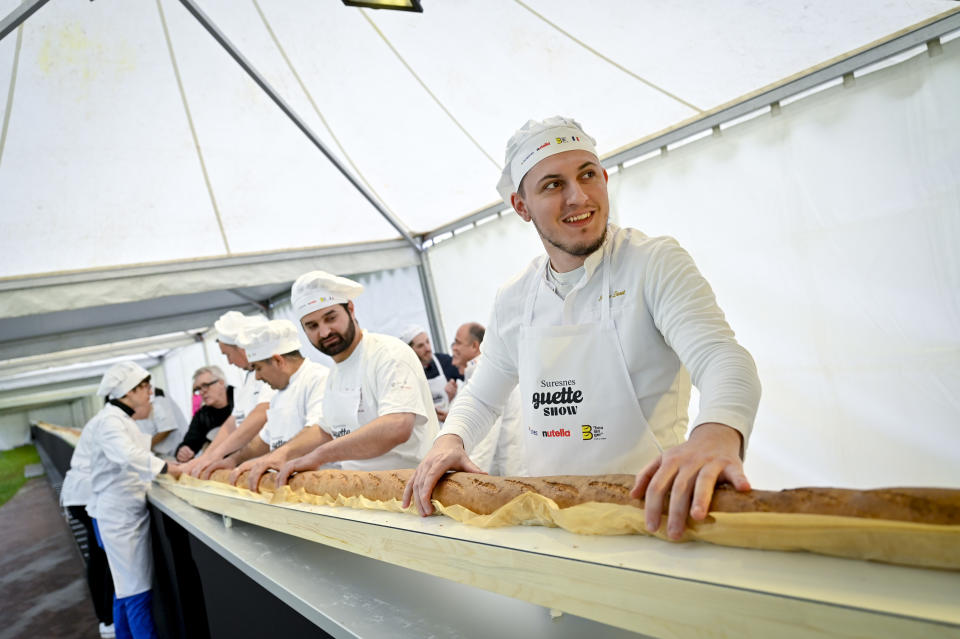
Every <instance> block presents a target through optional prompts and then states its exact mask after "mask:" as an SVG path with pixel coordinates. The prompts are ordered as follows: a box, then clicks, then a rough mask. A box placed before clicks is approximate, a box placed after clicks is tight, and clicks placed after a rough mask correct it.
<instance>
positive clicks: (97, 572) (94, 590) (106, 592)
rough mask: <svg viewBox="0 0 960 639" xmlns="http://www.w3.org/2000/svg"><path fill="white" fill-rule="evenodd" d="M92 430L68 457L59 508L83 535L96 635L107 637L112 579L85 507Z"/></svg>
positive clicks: (88, 493)
mask: <svg viewBox="0 0 960 639" xmlns="http://www.w3.org/2000/svg"><path fill="white" fill-rule="evenodd" d="M93 430H94V429H92V428H84V429H83V431H81V433H80V438H79V439H78V440H77V445H76V446H75V447H74V449H73V455H72V456H71V457H70V470H68V471H67V474H66V475H65V476H64V478H63V485H62V486H61V487H60V505H61V506H63V507H64V508H66V509H67V510H68V511H69V512H70V515H71V516H72V517H73V518H74V519H75V520H77V521H78V522H80V524H81V525H82V526H83V528H84V530H85V531H86V533H87V544H88V547H87V552H88V558H87V586H89V588H90V597H91V599H93V609H94V612H95V613H96V615H97V619H98V620H99V621H100V628H99V630H100V636H101V637H105V638H109V637H113V636H114V635H115V633H114V629H113V578H112V577H111V576H110V564H109V563H107V555H106V553H105V552H103V548H101V547H100V545H99V544H97V535H96V533H95V532H94V530H93V520H92V519H90V515H88V514H87V504H88V503H89V502H90V499H91V497H92V496H93V489H92V488H91V486H90V471H91V468H90V464H91V462H92V461H93V448H92V447H93V438H92V437H91V434H92V433H93Z"/></svg>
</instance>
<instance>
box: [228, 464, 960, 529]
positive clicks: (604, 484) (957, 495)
mask: <svg viewBox="0 0 960 639" xmlns="http://www.w3.org/2000/svg"><path fill="white" fill-rule="evenodd" d="M412 475H413V470H390V471H374V472H370V471H348V470H318V471H311V472H305V473H298V474H297V475H294V476H293V477H292V478H291V479H290V482H289V484H290V488H291V489H292V490H293V491H295V492H296V491H299V490H303V491H304V492H306V493H309V494H312V495H328V496H330V497H333V498H336V497H337V495H342V496H343V497H360V496H362V497H365V498H367V499H371V500H375V501H389V500H391V499H395V500H398V501H399V500H400V499H402V497H403V489H404V486H406V483H407V481H409V479H410V477H411V476H412ZM228 477H229V471H217V472H215V473H214V474H213V476H211V479H213V480H215V481H220V482H224V483H226V482H227V479H228ZM246 477H247V476H246V473H244V474H242V475H241V476H240V478H239V480H238V481H237V485H238V486H245V485H246ZM273 478H274V475H273V474H272V473H271V474H266V475H264V476H263V477H262V478H261V480H260V487H259V488H260V492H262V493H272V492H274V481H273ZM634 479H635V478H634V476H633V475H595V476H579V475H560V476H556V477H495V476H492V475H480V474H474V473H448V474H447V475H446V476H445V477H444V478H443V479H441V481H440V482H439V483H438V484H437V487H436V489H435V490H434V493H433V498H434V499H435V500H437V501H439V502H440V503H441V504H443V505H444V506H453V505H460V506H462V507H464V508H466V509H468V510H470V511H472V512H474V513H477V514H478V515H488V514H491V513H493V512H494V511H496V510H497V509H498V508H500V507H501V506H504V505H505V504H507V503H508V502H510V501H511V500H513V499H514V498H515V497H517V496H518V495H520V494H522V493H525V492H534V493H537V494H539V495H542V496H544V497H547V498H549V499H551V500H553V501H554V502H555V503H556V504H557V506H559V507H560V508H569V507H571V506H576V505H578V504H583V503H587V502H599V503H612V504H620V505H625V506H633V507H636V508H643V506H644V504H643V500H640V499H632V498H631V497H630V489H631V488H632V487H633V484H634ZM668 507H669V501H665V503H664V506H663V508H664V510H663V512H664V514H666V512H667V509H668ZM710 512H722V513H791V514H807V515H830V516H839V517H859V518H864V519H882V520H890V521H904V522H912V523H922V524H936V525H951V526H956V525H960V490H951V489H946V488H880V489H873V490H850V489H844V488H793V489H789V490H781V491H765V490H752V491H747V492H742V493H741V492H737V491H736V490H734V489H733V488H732V487H730V486H726V485H721V486H718V487H717V489H716V490H715V491H714V495H713V500H712V502H711V504H710Z"/></svg>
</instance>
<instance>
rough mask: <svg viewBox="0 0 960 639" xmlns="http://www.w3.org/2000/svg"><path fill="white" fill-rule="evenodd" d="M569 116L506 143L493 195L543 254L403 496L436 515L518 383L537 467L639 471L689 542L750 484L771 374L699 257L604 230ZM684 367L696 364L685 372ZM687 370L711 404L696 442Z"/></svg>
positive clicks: (603, 186)
mask: <svg viewBox="0 0 960 639" xmlns="http://www.w3.org/2000/svg"><path fill="white" fill-rule="evenodd" d="M595 145H596V142H595V141H594V140H593V138H591V137H590V136H589V135H587V134H586V133H585V132H584V131H583V129H582V128H581V127H580V125H579V124H578V123H577V122H576V121H574V120H571V119H568V118H562V117H554V118H549V119H547V120H544V121H543V122H536V121H533V120H531V121H529V122H527V123H526V124H525V125H524V126H523V128H521V129H520V130H519V131H517V133H516V134H514V136H513V137H512V138H511V139H510V141H509V142H508V143H507V153H506V163H505V168H504V170H503V175H502V177H501V179H500V182H499V184H498V185H497V190H498V191H499V192H500V195H501V196H502V197H503V199H504V201H505V202H507V203H508V204H510V205H511V206H513V208H514V210H515V211H516V212H517V214H518V215H519V216H520V217H521V218H522V219H523V220H524V221H525V222H532V223H533V226H534V227H535V228H536V231H537V233H538V234H539V236H540V239H541V241H542V243H543V247H544V249H545V251H546V255H542V256H540V257H538V258H536V259H535V260H534V261H533V262H532V263H531V264H530V265H529V266H528V267H527V268H526V269H525V270H524V271H523V272H522V273H521V274H520V275H519V276H517V277H515V278H513V279H512V280H511V281H510V282H509V283H508V284H506V285H505V286H504V287H502V288H501V289H500V290H499V291H498V293H497V297H496V301H495V303H494V308H493V313H492V317H491V319H490V323H489V326H488V328H487V331H486V335H485V337H484V340H483V345H482V350H483V357H482V358H481V361H480V363H479V365H478V367H477V370H476V373H475V374H474V375H473V378H472V380H471V382H470V384H468V385H467V386H466V387H464V389H463V390H462V391H460V394H461V395H462V396H458V399H457V402H456V403H455V404H454V406H453V408H452V409H451V411H450V414H449V416H448V417H447V421H446V425H445V427H444V430H443V431H442V433H441V435H440V436H439V437H438V438H437V439H436V441H435V442H434V445H433V447H432V448H431V450H430V452H429V453H428V454H427V456H426V457H425V458H424V460H423V461H422V462H421V463H420V465H419V466H418V467H417V470H416V473H415V475H414V477H413V479H411V481H410V482H409V483H408V484H407V488H406V492H405V494H404V504H405V505H408V504H409V503H410V502H411V501H414V502H416V504H417V507H418V508H419V510H420V512H421V513H424V514H429V513H431V512H432V511H433V508H432V505H431V504H430V495H431V493H432V491H433V488H434V486H435V485H436V482H437V480H438V479H439V478H440V477H441V475H442V474H443V473H444V472H446V471H448V470H464V471H469V472H478V471H479V469H478V468H477V467H476V466H475V465H474V464H473V462H472V461H471V460H470V459H469V457H468V456H467V454H466V453H465V452H464V444H466V449H467V450H469V449H470V448H471V447H472V446H473V445H474V444H475V443H476V442H477V441H479V440H480V439H481V438H482V437H483V436H484V434H485V433H486V432H487V430H488V429H489V428H490V426H491V425H492V424H493V422H494V420H495V419H496V418H497V416H498V414H499V412H500V410H501V407H502V406H503V404H504V401H505V400H506V398H507V396H508V395H509V393H510V391H511V390H512V389H513V388H514V387H515V386H517V384H519V387H520V394H521V405H522V410H523V419H522V422H521V424H522V425H521V428H522V430H523V433H522V435H523V438H524V448H525V466H526V468H527V470H528V471H529V474H530V475H532V476H538V475H560V474H565V475H594V474H605V473H637V480H636V484H635V486H634V488H633V491H632V494H633V496H635V497H644V498H645V499H646V504H647V509H646V511H647V527H648V529H650V530H656V529H657V528H659V527H660V523H661V522H660V518H659V513H660V511H661V507H662V504H663V501H664V500H665V499H666V497H667V495H668V494H670V495H671V498H670V507H669V517H668V522H667V533H668V535H669V536H670V537H671V538H678V537H679V536H680V535H681V534H682V533H683V529H684V527H685V525H686V520H687V515H688V514H689V515H690V516H692V517H693V518H694V519H703V518H704V517H706V514H707V508H708V507H709V503H710V499H711V497H712V495H713V489H714V486H715V484H716V483H717V481H718V480H726V481H728V482H730V483H732V484H733V485H734V486H735V487H736V488H737V489H739V490H747V489H749V483H748V482H747V478H746V477H745V475H744V474H743V465H742V461H741V459H742V455H743V451H744V450H745V449H746V444H747V440H748V438H749V435H750V432H751V430H752V428H753V421H754V418H755V416H756V412H757V404H758V402H759V399H760V382H759V379H758V377H757V371H756V366H755V364H754V362H753V358H751V356H750V354H749V353H748V352H747V351H746V350H745V349H744V348H743V347H741V346H740V345H739V344H738V343H737V342H736V340H735V339H734V336H733V331H732V330H731V329H730V326H729V325H728V324H727V322H726V320H725V319H724V315H723V312H722V311H721V310H720V308H719V307H718V306H717V302H716V298H715V297H714V294H713V291H712V290H711V288H710V285H709V284H708V283H707V281H706V280H705V279H704V278H703V276H702V275H701V274H700V272H699V271H698V270H697V267H696V265H695V264H694V262H693V259H692V258H691V257H690V255H689V254H688V253H687V252H686V251H684V250H683V249H682V248H681V247H680V246H679V245H678V244H677V242H676V241H675V240H673V239H672V238H669V237H647V236H646V235H644V234H643V233H641V232H640V231H638V230H636V229H630V228H618V227H617V226H615V225H613V224H609V223H608V215H609V209H610V204H609V199H608V195H607V172H606V171H605V170H604V169H603V167H602V166H601V164H600V160H599V159H598V157H597V153H596V147H595ZM688 371H689V372H688ZM691 377H692V379H693V383H694V384H695V385H696V386H697V388H698V389H699V390H700V412H699V415H698V416H697V418H696V420H694V422H693V429H692V430H691V431H690V434H689V437H685V435H686V431H687V423H688V419H687V405H688V403H689V400H690V384H691Z"/></svg>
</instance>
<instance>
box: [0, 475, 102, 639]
mask: <svg viewBox="0 0 960 639" xmlns="http://www.w3.org/2000/svg"><path fill="white" fill-rule="evenodd" d="M0 619H3V623H2V624H0V639H15V638H16V639H19V638H20V637H43V638H44V639H61V638H63V639H67V638H70V639H74V638H76V639H87V638H89V639H98V638H99V637H100V633H99V632H98V631H97V618H96V616H95V615H94V613H93V603H92V602H91V601H90V593H89V591H88V590H87V581H86V578H85V577H84V566H83V560H82V559H81V558H80V552H79V551H78V550H77V547H76V543H75V542H74V540H73V537H72V536H71V534H70V529H69V528H68V527H67V524H66V522H65V521H64V519H63V515H62V514H61V513H60V508H59V506H58V505H57V501H56V497H55V496H54V493H53V490H52V489H51V487H50V484H49V483H48V482H47V479H46V478H45V477H38V478H36V479H31V480H30V481H28V482H27V483H26V484H24V485H23V487H22V488H21V489H20V491H19V492H18V493H17V494H16V495H15V496H14V497H13V498H12V499H11V500H10V501H8V502H7V503H6V504H4V505H3V507H0Z"/></svg>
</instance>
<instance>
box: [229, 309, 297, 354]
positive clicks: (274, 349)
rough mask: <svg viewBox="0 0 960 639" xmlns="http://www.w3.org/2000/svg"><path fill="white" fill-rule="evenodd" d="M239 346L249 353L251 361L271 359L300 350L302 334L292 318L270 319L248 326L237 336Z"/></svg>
mask: <svg viewBox="0 0 960 639" xmlns="http://www.w3.org/2000/svg"><path fill="white" fill-rule="evenodd" d="M237 346H239V347H240V348H242V349H243V350H244V351H246V353H247V359H248V360H249V361H251V362H259V361H260V360H264V359H269V358H271V357H273V356H274V355H283V354H285V353H292V352H293V351H299V350H300V336H299V335H298V334H297V327H296V325H295V324H294V323H293V322H291V321H290V320H285V319H279V320H270V321H268V322H264V323H263V324H253V325H250V326H247V327H246V328H244V329H243V330H242V331H240V335H239V336H238V337H237Z"/></svg>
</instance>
